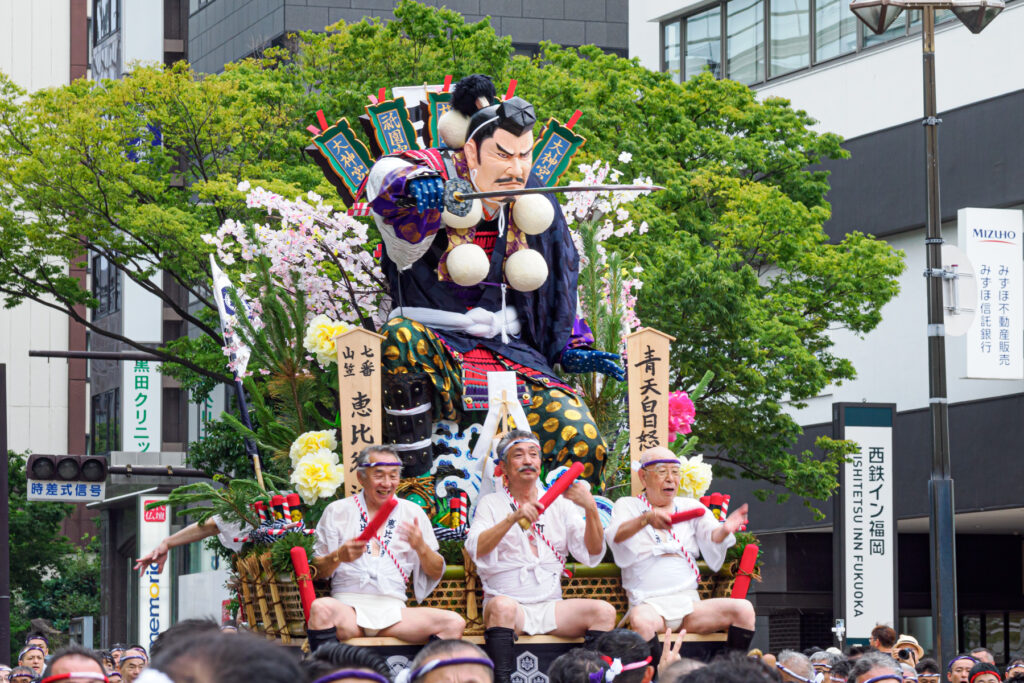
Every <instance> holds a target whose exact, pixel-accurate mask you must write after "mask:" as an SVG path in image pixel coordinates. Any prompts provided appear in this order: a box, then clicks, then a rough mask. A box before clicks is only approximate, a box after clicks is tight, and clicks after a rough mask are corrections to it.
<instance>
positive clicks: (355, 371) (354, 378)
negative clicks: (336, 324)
mask: <svg viewBox="0 0 1024 683" xmlns="http://www.w3.org/2000/svg"><path fill="white" fill-rule="evenodd" d="M382 339H384V337H382V336H381V335H379V334H377V333H376V332H370V331H369V330H366V329H363V328H361V327H357V328H354V329H351V330H349V331H348V332H345V333H343V334H340V335H338V336H337V337H335V338H334V344H335V348H337V350H338V406H339V410H340V412H341V430H340V437H341V438H340V439H338V442H339V444H340V446H341V465H342V467H344V468H345V495H346V496H351V495H354V494H356V493H358V492H359V484H358V482H357V480H356V475H355V472H353V471H352V467H353V465H354V464H355V461H356V456H358V455H359V451H361V450H363V449H364V448H366V447H367V446H370V445H373V444H379V443H381V414H380V410H381V408H380V406H381V393H380V392H381V388H380V342H381V340H382Z"/></svg>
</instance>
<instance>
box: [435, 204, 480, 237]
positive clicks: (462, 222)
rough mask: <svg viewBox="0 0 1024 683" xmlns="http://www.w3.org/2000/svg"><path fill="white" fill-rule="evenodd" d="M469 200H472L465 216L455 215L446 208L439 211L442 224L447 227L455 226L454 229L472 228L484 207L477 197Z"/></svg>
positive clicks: (478, 220) (477, 221) (478, 219)
mask: <svg viewBox="0 0 1024 683" xmlns="http://www.w3.org/2000/svg"><path fill="white" fill-rule="evenodd" d="M471 201H472V202H473V206H472V207H470V209H469V213H467V214H466V215H465V216H456V215H455V214H454V213H451V212H450V211H448V209H445V210H444V211H442V212H441V220H442V221H444V224H445V225H447V226H448V227H449V228H455V229H456V230H467V229H469V228H472V227H473V226H474V225H476V224H477V223H479V222H480V219H481V218H482V217H483V215H484V208H483V205H482V204H481V203H480V200H479V199H473V200H471Z"/></svg>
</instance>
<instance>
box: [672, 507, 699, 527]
mask: <svg viewBox="0 0 1024 683" xmlns="http://www.w3.org/2000/svg"><path fill="white" fill-rule="evenodd" d="M704 510H705V508H693V509H692V510H683V511H682V512H673V513H672V514H671V515H670V517H669V519H670V521H671V522H672V523H673V524H679V523H680V522H686V521H689V520H691V519H697V518H699V517H703V516H704Z"/></svg>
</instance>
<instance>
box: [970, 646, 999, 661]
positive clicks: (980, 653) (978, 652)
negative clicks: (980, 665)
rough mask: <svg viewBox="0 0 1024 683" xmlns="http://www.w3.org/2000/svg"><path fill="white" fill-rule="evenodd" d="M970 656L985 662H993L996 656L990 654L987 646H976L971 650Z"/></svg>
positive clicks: (990, 651)
mask: <svg viewBox="0 0 1024 683" xmlns="http://www.w3.org/2000/svg"><path fill="white" fill-rule="evenodd" d="M971 656H972V657H974V658H975V659H977V660H978V661H979V662H985V663H987V664H995V663H996V658H995V656H994V655H993V654H992V650H990V649H988V648H987V647H976V648H974V649H973V650H971Z"/></svg>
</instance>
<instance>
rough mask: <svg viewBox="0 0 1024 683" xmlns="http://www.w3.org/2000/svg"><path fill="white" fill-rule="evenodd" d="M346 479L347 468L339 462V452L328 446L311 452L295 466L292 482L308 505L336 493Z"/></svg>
mask: <svg viewBox="0 0 1024 683" xmlns="http://www.w3.org/2000/svg"><path fill="white" fill-rule="evenodd" d="M343 481H345V469H344V468H343V467H342V466H341V465H339V464H338V454H337V453H335V452H333V451H329V450H327V449H326V448H321V449H320V450H318V451H316V452H314V453H310V454H308V455H307V456H305V457H304V458H302V460H300V461H299V463H298V464H297V465H296V466H295V469H294V470H293V471H292V478H291V482H292V483H293V484H295V490H296V491H298V492H299V495H300V496H302V500H303V502H305V503H306V505H312V504H313V503H315V502H316V501H317V500H319V499H320V498H328V497H330V496H333V495H334V492H335V491H337V490H338V487H339V486H341V484H342V482H343Z"/></svg>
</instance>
